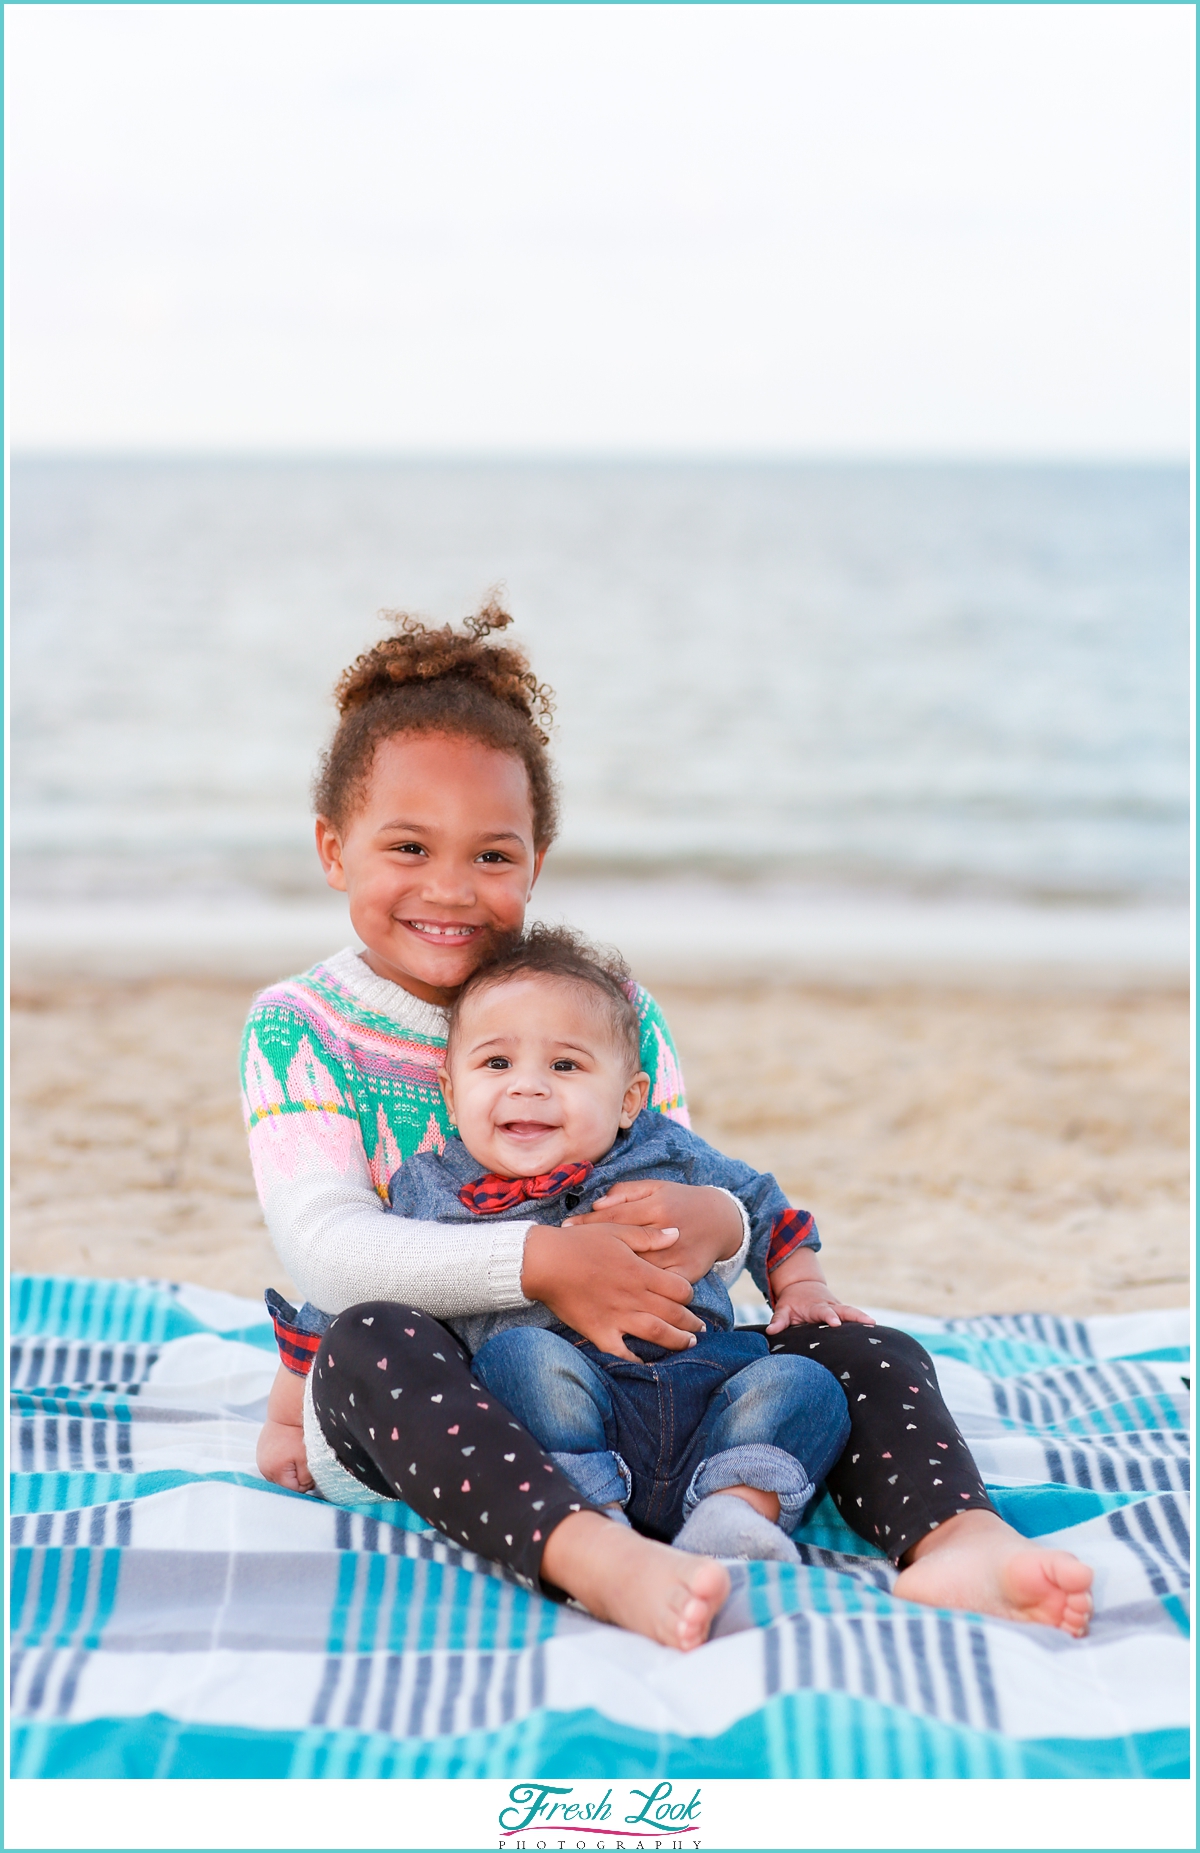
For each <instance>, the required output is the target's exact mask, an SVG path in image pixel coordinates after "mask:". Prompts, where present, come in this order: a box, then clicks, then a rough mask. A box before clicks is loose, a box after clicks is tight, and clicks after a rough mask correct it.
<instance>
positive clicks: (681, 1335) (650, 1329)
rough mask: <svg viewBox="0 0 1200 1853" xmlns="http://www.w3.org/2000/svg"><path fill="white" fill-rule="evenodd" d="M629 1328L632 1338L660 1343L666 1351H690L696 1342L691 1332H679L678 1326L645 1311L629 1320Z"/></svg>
mask: <svg viewBox="0 0 1200 1853" xmlns="http://www.w3.org/2000/svg"><path fill="white" fill-rule="evenodd" d="M629 1329H630V1331H631V1333H632V1334H633V1336H634V1338H644V1339H645V1340H646V1341H647V1343H648V1344H651V1345H662V1346H663V1347H664V1348H665V1349H666V1350H668V1351H690V1350H691V1348H692V1346H693V1345H694V1344H695V1342H696V1340H695V1337H694V1336H693V1335H692V1334H691V1333H689V1332H681V1331H680V1330H679V1328H678V1326H674V1325H668V1324H667V1322H666V1320H665V1319H655V1318H654V1317H653V1315H652V1314H647V1313H639V1314H638V1315H637V1317H636V1318H635V1319H633V1320H631V1321H630V1326H629Z"/></svg>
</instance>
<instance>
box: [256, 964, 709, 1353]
mask: <svg viewBox="0 0 1200 1853" xmlns="http://www.w3.org/2000/svg"><path fill="white" fill-rule="evenodd" d="M632 996H633V1001H634V1004H635V1005H636V1008H637V1012H638V1018H639V1021H640V1023H641V1031H642V1035H641V1064H642V1067H643V1068H644V1069H645V1071H646V1073H647V1074H648V1075H649V1076H650V1099H649V1105H650V1106H651V1107H652V1108H653V1109H654V1110H656V1111H657V1112H660V1113H666V1114H668V1115H669V1116H670V1117H671V1118H672V1119H675V1120H678V1121H679V1122H680V1124H681V1125H685V1126H686V1125H687V1124H688V1113H687V1103H686V1100H685V1098H684V1092H683V1080H682V1076H681V1075H680V1071H679V1063H678V1059H677V1057H676V1054H675V1046H674V1044H673V1042H672V1041H671V1034H670V1031H669V1030H668V1028H667V1025H666V1021H665V1019H664V1017H663V1015H662V1012H661V1011H660V1009H659V1008H658V1005H657V1004H656V1003H655V1002H654V999H653V998H652V997H651V996H650V995H649V993H648V992H646V991H644V990H643V989H642V988H641V986H636V987H634V990H633V992H632ZM445 1047H446V1012H445V1011H444V1010H442V1009H440V1008H439V1007H438V1006H437V1005H436V1004H426V1003H424V1002H422V1000H421V999H420V998H417V997H414V996H413V995H412V993H411V992H409V991H406V990H404V989H403V988H402V987H401V986H400V985H397V984H392V983H391V982H390V981H389V980H388V979H386V978H379V977H376V975H375V973H374V972H373V971H372V970H371V969H370V967H369V966H368V965H366V964H365V963H364V961H363V960H362V959H361V958H360V957H359V955H358V953H357V952H356V951H355V950H354V949H353V948H352V947H348V948H347V949H346V950H345V951H342V952H339V953H337V954H336V956H335V957H333V958H331V959H326V960H324V961H323V962H322V963H321V964H319V965H314V966H313V967H312V969H311V970H310V971H307V972H304V973H302V974H301V975H300V976H299V977H296V978H288V979H285V980H284V981H283V983H282V984H277V985H272V986H271V987H270V989H269V990H266V991H263V992H262V993H261V995H260V996H259V997H258V998H256V1000H255V1002H254V1006H253V1008H252V1010H251V1012H250V1017H249V1020H248V1022H247V1024H246V1031H245V1036H244V1039H243V1043H242V1108H243V1112H244V1114H245V1119H246V1128H247V1131H248V1133H249V1138H250V1158H251V1163H252V1164H253V1167H254V1178H255V1183H256V1184H257V1186H258V1195H259V1200H260V1202H261V1203H262V1207H263V1214H264V1216H265V1217H266V1221H267V1227H268V1229H269V1230H270V1232H271V1238H272V1240H273V1242H274V1244H275V1248H276V1251H277V1253H278V1255H279V1258H280V1260H281V1262H282V1263H283V1265H284V1267H285V1268H286V1269H287V1272H288V1273H289V1274H290V1275H291V1278H292V1279H293V1280H294V1281H295V1283H296V1285H297V1286H298V1287H299V1288H300V1290H301V1292H302V1293H303V1294H304V1295H305V1297H306V1298H307V1299H309V1300H311V1301H312V1302H313V1303H314V1304H315V1305H317V1306H321V1307H324V1308H325V1309H326V1310H327V1311H329V1312H331V1313H338V1312H342V1311H344V1309H345V1308H346V1307H347V1306H353V1305H355V1304H356V1302H358V1301H359V1300H367V1299H392V1300H408V1301H410V1302H411V1304H412V1305H414V1306H420V1307H423V1308H424V1309H425V1311H427V1312H430V1313H432V1314H433V1315H434V1317H435V1318H439V1319H448V1318H454V1317H461V1316H462V1315H464V1314H471V1313H483V1312H499V1311H503V1310H506V1309H508V1308H512V1307H518V1306H528V1305H529V1304H530V1301H529V1300H528V1299H527V1298H526V1296H525V1295H524V1294H523V1293H522V1291H521V1264H522V1259H523V1255H524V1247H525V1236H526V1233H527V1231H528V1230H529V1228H530V1227H531V1226H532V1225H531V1223H530V1222H528V1221H513V1222H498V1223H495V1224H491V1223H485V1224H461V1225H458V1226H456V1227H454V1228H447V1227H446V1226H445V1225H444V1224H441V1223H436V1222H418V1221H412V1220H409V1219H407V1218H400V1217H396V1216H393V1215H391V1214H389V1211H388V1203H387V1193H388V1181H389V1179H390V1178H391V1176H392V1174H393V1173H394V1172H395V1171H396V1169H397V1168H398V1167H399V1166H400V1165H402V1164H403V1163H404V1162H405V1160H406V1159H408V1158H411V1157H412V1156H413V1155H414V1154H415V1153H416V1152H430V1151H432V1152H440V1151H441V1150H442V1148H443V1146H444V1144H445V1141H446V1139H447V1137H448V1136H449V1133H450V1124H449V1120H448V1118H447V1116H446V1108H445V1103H444V1101H443V1099H442V1092H441V1089H440V1087H439V1086H438V1082H437V1071H438V1069H439V1068H440V1066H441V1064H442V1060H443V1055H444V1052H445ZM744 1253H745V1243H743V1246H742V1250H741V1252H739V1254H738V1255H736V1256H734V1257H732V1259H731V1260H730V1261H729V1262H725V1263H722V1264H720V1273H721V1275H722V1277H723V1278H725V1279H726V1280H730V1279H732V1278H734V1277H735V1276H736V1274H737V1273H738V1272H739V1271H740V1268H741V1265H742V1261H743V1258H744Z"/></svg>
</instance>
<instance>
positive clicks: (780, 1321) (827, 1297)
mask: <svg viewBox="0 0 1200 1853" xmlns="http://www.w3.org/2000/svg"><path fill="white" fill-rule="evenodd" d="M843 1321H849V1323H850V1324H851V1325H874V1324H875V1321H874V1319H872V1317H871V1315H870V1313H864V1312H861V1311H860V1310H859V1308H858V1307H857V1306H847V1305H846V1303H845V1301H844V1300H839V1299H838V1297H837V1295H836V1294H834V1293H831V1292H830V1291H829V1288H828V1286H827V1285H826V1283H825V1281H823V1280H794V1281H793V1282H792V1284H791V1286H790V1287H780V1288H779V1289H778V1293H777V1296H776V1300H775V1311H774V1312H773V1313H772V1315H771V1323H770V1325H769V1326H768V1327H767V1331H768V1333H771V1332H782V1331H784V1330H785V1329H786V1328H787V1327H788V1326H789V1325H841V1324H842V1323H843Z"/></svg>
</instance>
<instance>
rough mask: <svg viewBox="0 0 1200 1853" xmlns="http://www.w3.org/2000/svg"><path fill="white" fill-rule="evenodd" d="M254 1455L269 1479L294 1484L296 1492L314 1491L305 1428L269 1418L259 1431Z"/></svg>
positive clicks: (262, 1471)
mask: <svg viewBox="0 0 1200 1853" xmlns="http://www.w3.org/2000/svg"><path fill="white" fill-rule="evenodd" d="M254 1458H255V1460H256V1461H257V1462H258V1471H259V1472H260V1473H261V1475H262V1477H263V1479H264V1480H270V1481H272V1482H273V1484H274V1485H276V1486H288V1487H291V1488H292V1490H293V1491H294V1492H298V1493H311V1492H312V1490H313V1487H314V1485H315V1481H314V1480H313V1477H312V1475H311V1473H310V1472H309V1471H308V1456H307V1455H306V1454H305V1452H304V1430H303V1429H302V1428H298V1427H296V1426H295V1425H294V1424H293V1423H291V1422H272V1421H271V1420H270V1419H269V1418H268V1420H267V1421H265V1422H264V1423H263V1425H262V1428H261V1430H260V1431H259V1437H258V1446H257V1448H256V1449H255V1451H254Z"/></svg>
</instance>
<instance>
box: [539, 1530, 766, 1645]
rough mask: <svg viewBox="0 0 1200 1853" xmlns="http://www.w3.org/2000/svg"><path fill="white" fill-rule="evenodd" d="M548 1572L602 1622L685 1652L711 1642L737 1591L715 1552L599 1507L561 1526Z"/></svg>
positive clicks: (548, 1555) (550, 1542) (547, 1554)
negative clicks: (685, 1547)
mask: <svg viewBox="0 0 1200 1853" xmlns="http://www.w3.org/2000/svg"><path fill="white" fill-rule="evenodd" d="M542 1575H543V1577H544V1578H545V1580H546V1581H547V1582H548V1583H555V1584H557V1586H558V1587H559V1589H565V1590H566V1592H567V1594H568V1595H570V1596H574V1597H575V1599H576V1601H577V1602H582V1603H583V1606H584V1608H585V1609H587V1611H588V1613H589V1614H591V1615H594V1616H595V1617H596V1619H597V1621H611V1622H613V1623H615V1625H616V1626H617V1627H618V1628H629V1629H630V1630H631V1631H632V1632H633V1633H634V1634H645V1635H648V1636H649V1638H650V1639H651V1640H652V1641H659V1642H661V1644H662V1645H663V1646H664V1647H678V1648H679V1649H680V1650H681V1652H683V1653H689V1652H690V1651H691V1649H692V1648H693V1647H699V1646H701V1645H702V1644H703V1643H704V1642H705V1641H706V1640H707V1639H708V1631H709V1629H710V1628H711V1626H712V1624H713V1619H714V1617H715V1616H716V1614H717V1611H718V1610H719V1609H720V1607H721V1605H722V1603H723V1602H724V1600H725V1598H726V1596H727V1595H728V1594H729V1573H728V1571H727V1570H726V1569H725V1568H724V1567H723V1565H721V1564H719V1563H715V1562H714V1561H713V1559H712V1558H711V1557H692V1556H689V1555H688V1553H687V1552H686V1551H675V1550H672V1549H671V1546H670V1545H669V1544H656V1543H655V1541H654V1540H653V1538H643V1537H642V1535H641V1533H640V1532H637V1531H634V1530H632V1529H631V1528H626V1527H625V1526H624V1525H614V1524H612V1523H611V1522H610V1521H609V1520H608V1519H605V1518H601V1517H600V1514H599V1513H598V1512H573V1513H572V1514H571V1516H570V1518H565V1519H563V1521H562V1523H561V1524H559V1525H556V1526H555V1528H554V1530H553V1531H552V1532H551V1534H550V1536H549V1538H547V1540H546V1549H545V1551H544V1552H543V1554H542Z"/></svg>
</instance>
